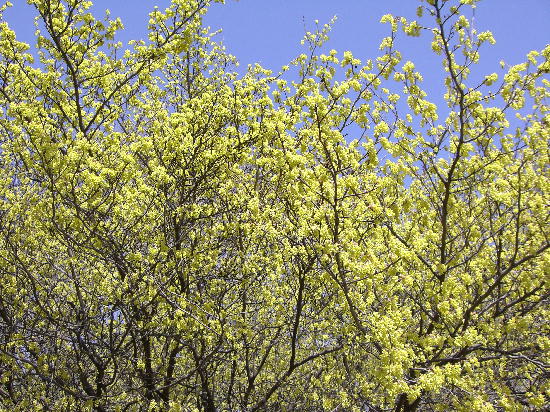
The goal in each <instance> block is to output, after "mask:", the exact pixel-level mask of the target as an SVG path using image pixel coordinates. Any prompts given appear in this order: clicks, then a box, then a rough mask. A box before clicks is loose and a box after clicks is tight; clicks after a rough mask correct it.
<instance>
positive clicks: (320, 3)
mask: <svg viewBox="0 0 550 412" xmlns="http://www.w3.org/2000/svg"><path fill="white" fill-rule="evenodd" d="M13 3H15V6H14V7H13V8H12V9H11V10H9V11H8V12H7V13H6V16H5V19H6V20H7V21H8V23H9V24H10V26H11V27H12V28H14V29H15V30H16V33H17V34H18V37H19V39H20V40H23V41H27V42H32V39H33V32H34V26H33V16H32V9H31V8H30V6H27V5H26V4H25V1H24V0H14V1H13ZM168 4H169V1H168V0H157V1H145V0H142V1H140V0H95V1H94V5H95V6H94V10H96V12H97V13H98V15H99V16H102V14H103V13H102V12H103V10H104V9H106V8H109V9H110V10H111V12H112V15H113V16H117V17H121V18H122V21H123V22H124V24H125V27H126V28H125V33H124V34H123V38H124V40H129V39H131V38H135V37H144V34H145V27H146V22H147V13H148V12H149V11H150V10H151V9H152V7H153V6H154V5H158V6H159V7H161V8H163V7H166V6H167V5H168ZM417 4H418V2H417V1H415V0H383V1H382V0H340V1H335V0H240V1H234V0H228V1H227V3H226V4H225V5H219V4H215V5H213V6H212V8H211V10H210V11H209V14H208V15H207V18H206V23H207V24H208V25H210V26H211V27H212V28H213V29H219V28H221V29H223V33H222V34H221V36H220V37H221V38H222V39H223V40H224V43H225V44H226V46H227V49H228V50H229V52H231V53H232V54H234V55H236V56H237V57H238V59H239V60H240V61H241V63H242V64H243V67H246V65H247V64H248V63H254V62H260V63H262V65H264V66H265V67H268V68H271V69H274V70H276V69H278V68H279V67H280V66H282V65H284V64H286V63H288V62H289V61H290V60H291V59H292V58H293V57H295V56H296V55H297V54H299V53H300V44H299V42H300V39H301V38H302V36H303V34H304V30H305V28H306V29H312V28H313V26H314V23H313V21H314V20H315V19H318V20H319V21H320V23H326V22H328V21H329V20H330V19H331V18H332V16H334V15H336V16H338V21H337V23H336V25H335V27H334V29H333V31H332V35H331V41H330V43H329V45H328V46H329V47H330V48H335V49H337V50H338V51H344V50H351V51H352V52H353V54H354V55H356V56H357V57H359V58H361V59H363V60H366V59H367V58H369V57H374V56H375V53H376V51H377V46H378V44H379V41H380V39H381V38H382V37H383V36H385V35H386V33H387V27H385V26H384V25H382V24H379V23H378V22H379V20H380V17H381V16H382V15H383V14H385V13H387V12H390V13H393V14H396V15H403V16H405V17H411V18H412V17H414V15H415V9H416V6H417ZM475 20H476V26H477V27H478V29H479V30H488V29H490V30H492V31H493V33H494V34H495V38H496V40H497V44H496V45H495V46H493V47H492V48H490V49H486V50H484V52H483V53H482V59H483V61H482V62H481V64H482V65H484V66H485V65H487V68H488V69H490V67H489V66H494V67H495V68H497V67H498V62H499V61H500V60H501V59H504V60H505V61H506V62H507V63H511V64H514V63H519V62H520V61H522V59H523V56H524V55H525V54H526V53H527V52H528V51H529V50H531V49H541V48H542V47H544V46H545V45H546V44H548V43H549V42H550V23H548V22H550V0H483V1H482V2H481V3H480V4H479V6H478V8H477V10H476V15H475ZM402 40H403V42H402V43H401V44H402V46H401V48H400V50H402V52H403V53H404V54H405V55H406V57H407V58H411V59H412V58H414V60H415V61H417V62H418V63H421V62H422V61H424V60H426V59H433V56H432V55H431V53H430V47H429V43H430V42H429V40H428V38H427V37H426V38H425V40H424V41H423V40H420V41H419V40H418V39H402Z"/></svg>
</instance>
